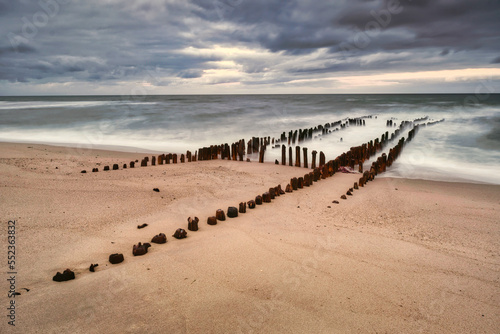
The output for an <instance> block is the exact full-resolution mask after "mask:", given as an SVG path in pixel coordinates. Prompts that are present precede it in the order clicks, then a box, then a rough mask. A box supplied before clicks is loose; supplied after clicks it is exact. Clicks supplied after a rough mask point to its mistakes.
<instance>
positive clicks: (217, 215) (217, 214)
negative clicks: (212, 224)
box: [215, 209, 226, 221]
mask: <svg viewBox="0 0 500 334" xmlns="http://www.w3.org/2000/svg"><path fill="white" fill-rule="evenodd" d="M215 218H217V220H220V221H224V220H226V214H225V213H224V211H223V210H221V209H218V210H217V211H216V212H215Z"/></svg>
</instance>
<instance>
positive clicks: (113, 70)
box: [0, 0, 500, 93]
mask: <svg viewBox="0 0 500 334" xmlns="http://www.w3.org/2000/svg"><path fill="white" fill-rule="evenodd" d="M391 6H392V7H393V8H396V7H397V10H394V13H392V14H391V13H390V11H389V8H391ZM396 12H397V13H396ZM388 13H389V14H388ZM499 17H500V2H499V1H466V0H454V1H452V0H434V1H430V0H421V1H417V0H413V1H410V0H401V1H400V2H399V6H395V5H394V1H393V0H387V1H378V0H371V1H370V0H350V1H348V0H340V1H322V0H316V1H312V0H301V1H298V0H295V1H294V0H290V1H282V0H192V1H180V0H179V1H175V0H169V1H146V0H137V1H126V2H124V1H118V0H108V1H92V0H91V1H71V0H41V1H10V0H0V20H1V24H0V33H1V36H2V39H1V40H0V81H2V80H3V81H4V82H5V81H6V82H10V83H15V82H32V83H37V82H38V83H46V82H64V81H67V80H72V81H81V82H86V81H89V82H96V81H101V82H104V83H105V84H108V85H109V84H113V83H115V82H120V81H123V80H135V79H137V78H141V77H144V75H145V73H147V72H148V71H155V73H161V76H162V77H170V78H179V79H181V80H191V79H197V78H201V77H202V76H203V74H204V71H206V70H209V69H212V68H214V66H217V65H214V64H215V63H216V62H217V61H220V60H222V58H223V57H222V56H221V55H216V54H213V55H210V54H207V53H200V54H196V52H193V53H182V52H180V51H181V50H184V49H186V48H189V47H193V48H195V49H210V48H212V47H213V46H214V45H219V46H222V47H235V46H236V47H242V48H247V49H256V50H264V51H266V50H267V51H269V52H270V53H272V54H278V53H282V54H283V56H284V57H287V58H286V59H287V60H289V65H287V64H288V63H287V64H277V63H276V61H275V60H274V61H273V60H272V59H271V57H269V58H262V57H259V58H258V59H257V58H254V57H252V56H251V55H247V56H234V57H233V58H232V60H233V61H234V62H235V63H237V64H239V65H241V70H242V71H243V72H245V73H247V74H248V75H249V77H246V78H242V79H241V82H242V83H244V84H251V85H255V84H258V83H259V81H262V83H268V82H273V83H276V84H279V82H280V81H281V82H286V81H291V80H294V79H304V78H305V79H307V78H321V75H324V74H332V73H338V72H349V73H356V72H357V71H358V72H359V71H394V70H398V69H404V70H426V69H448V68H449V69H453V68H465V67H482V66H486V65H488V64H497V63H499V58H500V57H499V54H500V52H499V51H500V34H499V33H498V31H500V23H499V22H500V20H499V19H498V18H499ZM377 26H378V27H379V28H380V29H377ZM319 50H324V51H325V52H321V53H318V51H319ZM315 54H318V55H317V56H316V57H308V56H310V55H315ZM301 57H302V58H301ZM293 59H306V61H304V62H294V61H293ZM267 72H274V76H273V77H271V78H270V77H266V78H263V77H262V78H260V77H259V75H261V76H262V75H263V74H264V73H267ZM318 76H319V77H318ZM231 80H234V78H228V82H229V81H231ZM220 82H224V80H223V79H220ZM154 84H157V85H168V84H169V81H168V80H167V81H162V82H156V83H154ZM0 93H1V92H0Z"/></svg>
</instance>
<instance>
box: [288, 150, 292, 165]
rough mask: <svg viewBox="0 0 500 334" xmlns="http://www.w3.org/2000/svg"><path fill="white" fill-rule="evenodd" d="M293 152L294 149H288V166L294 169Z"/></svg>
mask: <svg viewBox="0 0 500 334" xmlns="http://www.w3.org/2000/svg"><path fill="white" fill-rule="evenodd" d="M292 155H293V151H292V147H291V146H290V147H289V148H288V166H290V167H292V166H293V157H292Z"/></svg>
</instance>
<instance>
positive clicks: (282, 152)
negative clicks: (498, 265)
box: [281, 144, 286, 166]
mask: <svg viewBox="0 0 500 334" xmlns="http://www.w3.org/2000/svg"><path fill="white" fill-rule="evenodd" d="M281 164H282V165H283V166H285V165H286V146H285V144H283V145H281Z"/></svg>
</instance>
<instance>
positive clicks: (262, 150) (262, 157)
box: [259, 146, 266, 163]
mask: <svg viewBox="0 0 500 334" xmlns="http://www.w3.org/2000/svg"><path fill="white" fill-rule="evenodd" d="M265 151H266V149H265V147H264V146H261V148H260V152H259V162H260V163H264V152H265Z"/></svg>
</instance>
